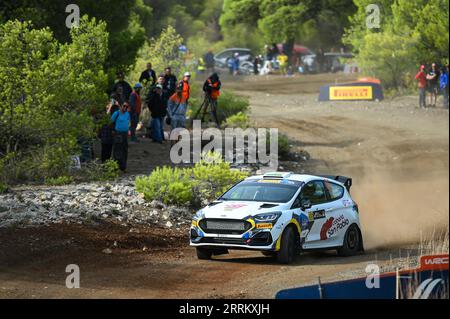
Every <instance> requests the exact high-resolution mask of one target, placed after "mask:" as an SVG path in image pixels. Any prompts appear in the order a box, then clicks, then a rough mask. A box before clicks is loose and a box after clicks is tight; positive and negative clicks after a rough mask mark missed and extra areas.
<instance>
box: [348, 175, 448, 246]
mask: <svg viewBox="0 0 450 319" xmlns="http://www.w3.org/2000/svg"><path fill="white" fill-rule="evenodd" d="M364 175H365V177H364V179H363V180H360V181H358V185H357V186H356V185H355V187H353V188H352V197H353V198H354V200H355V201H356V202H357V203H358V206H359V211H360V218H361V224H362V228H363V230H362V231H363V236H364V241H365V242H364V244H365V248H366V249H374V248H386V247H389V246H397V245H402V244H410V243H419V242H420V241H421V239H422V238H427V237H429V236H432V234H438V233H443V232H445V231H446V230H448V227H449V179H448V175H447V174H445V175H440V176H427V178H424V179H414V178H409V179H407V180H404V179H401V180H400V179H398V178H394V177H393V176H391V175H388V174H387V173H384V174H383V173H381V174H380V172H379V171H378V172H371V173H369V174H364Z"/></svg>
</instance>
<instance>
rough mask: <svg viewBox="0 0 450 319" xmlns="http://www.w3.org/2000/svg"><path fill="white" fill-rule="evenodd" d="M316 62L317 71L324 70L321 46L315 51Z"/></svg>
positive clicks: (323, 56) (323, 55)
mask: <svg viewBox="0 0 450 319" xmlns="http://www.w3.org/2000/svg"><path fill="white" fill-rule="evenodd" d="M316 62H317V72H318V73H322V72H324V71H325V68H324V66H325V65H324V62H325V54H324V53H323V50H322V48H319V49H318V50H317V52H316Z"/></svg>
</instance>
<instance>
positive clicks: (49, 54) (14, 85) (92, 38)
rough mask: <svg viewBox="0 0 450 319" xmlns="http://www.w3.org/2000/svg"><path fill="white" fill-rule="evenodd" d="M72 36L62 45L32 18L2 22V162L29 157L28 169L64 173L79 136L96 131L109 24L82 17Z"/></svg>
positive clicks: (0, 31) (0, 98) (0, 105)
mask: <svg viewBox="0 0 450 319" xmlns="http://www.w3.org/2000/svg"><path fill="white" fill-rule="evenodd" d="M70 35H71V41H70V42H68V43H64V44H61V43H59V42H58V41H57V40H56V39H55V38H54V36H53V33H52V32H51V31H50V29H49V28H43V29H34V28H33V27H32V24H31V22H20V21H17V20H15V21H8V22H6V23H4V24H2V25H0V100H1V101H2V103H1V104H0V161H1V160H2V159H3V158H9V159H11V158H13V162H14V161H15V162H19V160H20V159H24V158H25V157H26V159H27V168H28V169H29V170H30V171H32V169H31V167H32V166H33V165H35V166H36V165H37V166H38V167H37V169H36V171H39V170H40V171H42V173H44V174H48V175H49V176H51V175H55V174H56V175H57V174H61V173H63V172H65V171H67V168H68V165H67V162H68V161H69V155H73V154H76V153H77V152H78V146H77V139H78V138H83V137H90V136H92V134H93V132H94V122H93V121H92V113H93V112H94V111H95V109H96V108H99V107H102V105H103V103H104V101H105V100H106V96H105V94H104V93H103V92H104V91H105V90H106V82H107V76H106V74H105V73H104V72H103V69H102V65H103V63H104V62H105V60H106V56H107V43H108V33H107V32H106V24H105V23H104V22H97V21H96V19H91V20H90V19H89V18H88V17H87V16H84V17H83V18H82V19H81V21H80V26H79V27H78V28H72V30H71V32H70ZM2 166H3V165H2ZM36 171H35V172H36Z"/></svg>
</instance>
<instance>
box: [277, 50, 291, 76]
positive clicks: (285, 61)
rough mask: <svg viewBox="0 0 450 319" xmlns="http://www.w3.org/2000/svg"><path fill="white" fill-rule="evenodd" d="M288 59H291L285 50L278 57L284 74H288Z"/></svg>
mask: <svg viewBox="0 0 450 319" xmlns="http://www.w3.org/2000/svg"><path fill="white" fill-rule="evenodd" d="M288 59H289V58H288V56H287V55H286V53H284V52H281V53H280V54H279V55H278V57H277V61H278V63H279V65H280V71H281V74H282V75H287V66H288Z"/></svg>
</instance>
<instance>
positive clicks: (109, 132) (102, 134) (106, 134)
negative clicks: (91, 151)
mask: <svg viewBox="0 0 450 319" xmlns="http://www.w3.org/2000/svg"><path fill="white" fill-rule="evenodd" d="M119 109H120V105H119V103H118V102H117V101H116V100H115V96H111V102H110V103H109V104H108V106H107V108H106V114H107V117H108V122H107V123H105V124H104V125H103V126H102V127H101V129H100V131H99V133H98V137H99V138H100V141H101V143H102V155H101V160H102V163H104V162H106V161H107V160H109V159H110V158H111V155H112V150H113V144H114V136H113V132H114V124H115V123H112V122H111V115H112V114H114V113H115V112H116V111H118V110H119Z"/></svg>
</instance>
